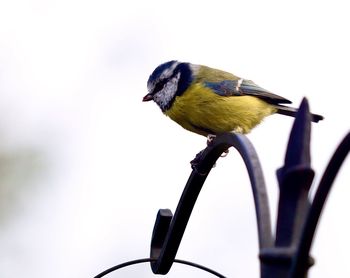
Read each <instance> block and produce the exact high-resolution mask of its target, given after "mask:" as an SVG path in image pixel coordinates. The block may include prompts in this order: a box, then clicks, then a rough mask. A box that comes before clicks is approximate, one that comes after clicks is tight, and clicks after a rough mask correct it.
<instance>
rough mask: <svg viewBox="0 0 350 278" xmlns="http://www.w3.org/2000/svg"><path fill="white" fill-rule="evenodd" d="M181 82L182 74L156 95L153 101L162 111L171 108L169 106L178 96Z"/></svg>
mask: <svg viewBox="0 0 350 278" xmlns="http://www.w3.org/2000/svg"><path fill="white" fill-rule="evenodd" d="M179 80H180V72H179V73H178V74H177V75H175V76H174V77H173V78H171V79H170V80H169V81H168V82H167V83H166V84H165V85H164V88H163V89H162V90H160V91H159V92H157V93H156V94H155V95H154V97H153V100H154V101H155V102H156V103H157V104H158V105H159V107H160V108H161V109H162V110H166V109H167V108H169V107H168V106H169V104H170V103H171V102H172V100H173V99H174V97H175V95H176V92H177V88H178V83H179Z"/></svg>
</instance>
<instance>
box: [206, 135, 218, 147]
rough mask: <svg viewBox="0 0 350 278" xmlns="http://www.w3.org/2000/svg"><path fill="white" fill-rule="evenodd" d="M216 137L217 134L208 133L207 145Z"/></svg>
mask: <svg viewBox="0 0 350 278" xmlns="http://www.w3.org/2000/svg"><path fill="white" fill-rule="evenodd" d="M215 138H216V135H215V134H208V135H207V146H210V145H211V143H213V141H214V139H215Z"/></svg>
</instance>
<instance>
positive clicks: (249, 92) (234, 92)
mask: <svg viewBox="0 0 350 278" xmlns="http://www.w3.org/2000/svg"><path fill="white" fill-rule="evenodd" d="M204 84H205V86H207V87H209V88H211V89H212V90H213V91H214V92H215V93H216V94H218V95H221V96H245V95H246V96H255V97H257V98H260V99H263V100H264V101H266V102H268V103H271V104H279V103H292V102H291V101H290V100H288V99H286V98H284V97H281V96H279V95H276V94H273V93H271V92H269V91H267V90H265V89H263V88H261V87H260V86H258V85H256V84H255V83H254V82H253V81H251V80H246V79H238V80H223V81H220V82H205V83H204Z"/></svg>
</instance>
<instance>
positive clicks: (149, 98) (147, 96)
mask: <svg viewBox="0 0 350 278" xmlns="http://www.w3.org/2000/svg"><path fill="white" fill-rule="evenodd" d="M150 100H153V95H152V94H147V95H145V96H144V97H143V99H142V101H150Z"/></svg>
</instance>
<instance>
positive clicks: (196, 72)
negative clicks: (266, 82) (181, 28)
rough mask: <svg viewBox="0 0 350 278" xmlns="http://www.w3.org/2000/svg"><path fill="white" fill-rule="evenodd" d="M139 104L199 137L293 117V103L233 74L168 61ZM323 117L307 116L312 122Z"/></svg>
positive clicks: (247, 129)
mask: <svg viewBox="0 0 350 278" xmlns="http://www.w3.org/2000/svg"><path fill="white" fill-rule="evenodd" d="M147 89H148V93H147V94H146V95H145V96H144V97H143V101H151V100H153V101H154V102H155V103H156V104H157V105H158V106H159V107H160V109H161V110H162V112H163V113H164V114H165V115H166V116H169V117H170V118H171V119H172V120H173V121H175V122H176V123H178V124H179V125H180V126H182V127H183V128H185V129H187V130H189V131H191V132H194V133H196V134H199V135H203V136H206V137H208V140H209V137H210V136H217V135H219V134H222V133H226V132H237V133H242V134H247V133H249V132H250V131H251V130H252V129H253V128H254V127H256V126H257V125H258V124H260V123H261V121H262V120H263V119H264V118H265V117H267V116H270V115H272V114H275V113H277V114H282V115H286V116H292V117H295V116H296V114H297V111H298V109H296V108H293V107H290V106H287V105H286V104H291V103H292V102H291V101H290V100H288V99H286V98H284V97H281V96H279V95H276V94H274V93H272V92H270V91H268V90H265V89H263V88H262V87H260V86H258V85H257V84H255V83H254V82H253V81H251V80H248V79H244V78H241V77H239V76H236V75H234V74H232V73H229V72H226V71H223V70H219V69H215V68H211V67H208V66H205V65H197V64H191V63H188V62H180V61H177V60H172V61H168V62H165V63H163V64H161V65H159V66H157V67H156V68H155V70H154V71H153V72H152V74H151V75H150V77H149V79H148V82H147ZM322 119H323V116H321V115H317V114H311V121H313V122H318V121H320V120H322Z"/></svg>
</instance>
